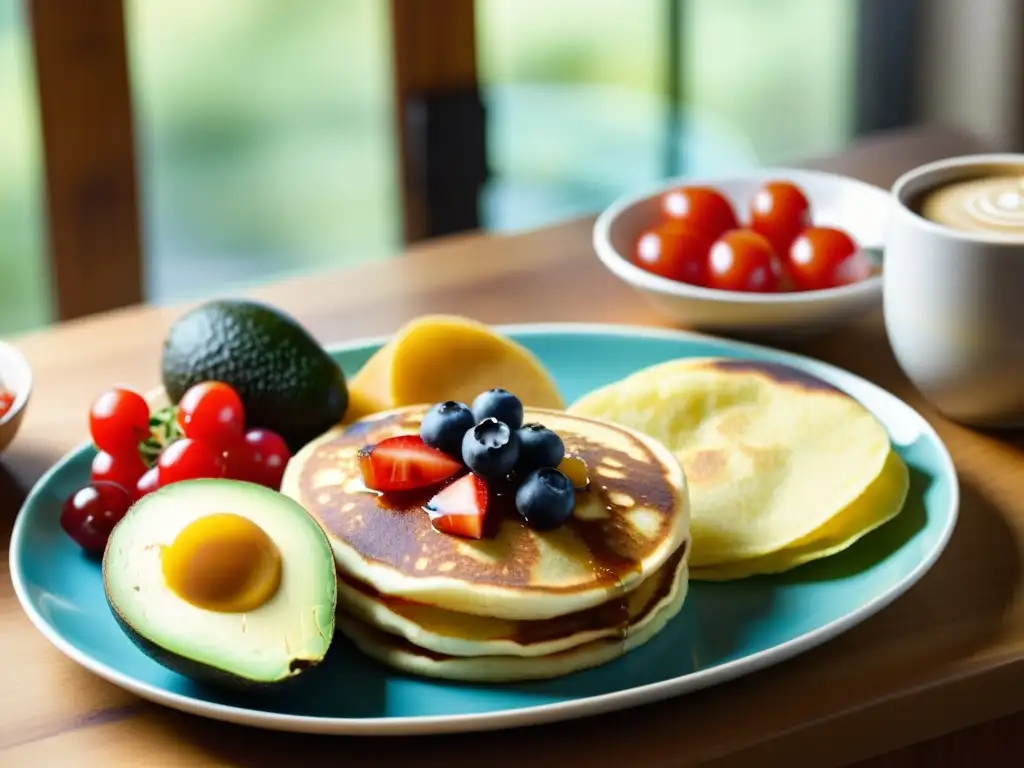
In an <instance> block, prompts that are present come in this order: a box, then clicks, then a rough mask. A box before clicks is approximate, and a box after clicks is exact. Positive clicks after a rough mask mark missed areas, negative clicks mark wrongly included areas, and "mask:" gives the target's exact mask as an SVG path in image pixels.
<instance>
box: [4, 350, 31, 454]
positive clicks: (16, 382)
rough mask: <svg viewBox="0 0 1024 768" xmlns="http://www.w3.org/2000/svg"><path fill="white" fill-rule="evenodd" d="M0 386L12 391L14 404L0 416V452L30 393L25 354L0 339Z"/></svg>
mask: <svg viewBox="0 0 1024 768" xmlns="http://www.w3.org/2000/svg"><path fill="white" fill-rule="evenodd" d="M0 387H2V388H4V389H7V390H10V391H11V392H13V393H14V405H12V406H11V408H10V410H9V411H7V413H5V414H4V415H3V416H0V453H3V451H4V449H5V448H7V446H8V444H10V442H11V440H13V439H14V436H15V434H17V432H18V427H20V426H21V419H22V417H23V416H24V415H25V406H27V405H28V400H29V396H30V395H31V394H32V369H31V368H30V367H29V365H28V361H27V360H26V359H25V356H24V355H22V354H21V352H19V351H18V350H17V349H15V348H14V347H12V346H11V345H10V344H4V343H3V342H2V341H0Z"/></svg>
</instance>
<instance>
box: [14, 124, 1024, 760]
mask: <svg viewBox="0 0 1024 768" xmlns="http://www.w3.org/2000/svg"><path fill="white" fill-rule="evenodd" d="M976 149H978V145H977V144H976V143H974V142H972V141H971V140H970V139H969V138H967V137H964V136H960V135H957V134H953V133H946V132H936V131H915V132H911V133H910V134H895V135H892V136H886V137H882V138H879V139H875V140H872V141H871V142H869V143H867V144H864V145H861V146H858V147H856V148H854V149H852V150H851V151H850V152H848V153H846V154H845V155H844V156H843V157H842V158H839V159H835V160H830V161H822V162H818V163H815V165H817V166H819V167H827V168H831V169H836V170H842V171H845V172H848V173H850V174H851V175H856V176H860V177H862V178H865V179H867V180H869V181H873V182H876V183H879V184H883V185H888V184H890V183H891V182H892V180H893V179H894V178H895V176H896V175H897V174H899V173H900V172H902V171H904V170H906V169H908V168H910V167H913V166H914V165H917V164H919V163H921V162H924V161H927V160H931V159H935V158H938V157H942V156H946V155H950V154H959V153H962V152H966V151H973V150H976ZM590 225H591V222H590V221H589V220H585V221H579V222H573V223H569V224H566V225H564V226H559V227H555V228H552V229H546V230H541V231H537V232H532V233H526V234H522V235H518V236H511V237H488V236H479V235H469V236H460V237H454V238H449V239H446V240H443V241H437V242H434V243H430V244H426V245H424V246H422V247H419V248H416V249H414V250H413V251H411V252H410V253H409V254H408V255H407V256H406V257H404V258H400V259H394V260H391V261H388V262H383V263H375V264H369V265H366V266H363V267H360V268H358V269H353V270H350V271H347V272H341V273H336V274H319V275H315V276H310V277H308V278H300V279H296V280H292V281H290V282H288V283H282V284H278V285H273V286H267V287H265V288H261V289H259V290H254V291H250V292H249V294H250V295H254V296H257V297H259V298H262V299H265V300H269V301H271V302H273V303H275V304H278V305H279V306H281V307H283V308H284V309H286V310H287V311H289V312H291V313H293V314H294V315H295V316H297V317H298V318H299V319H300V320H301V321H302V322H304V323H306V324H307V325H308V327H309V328H310V329H311V330H312V331H313V332H314V333H315V334H316V335H317V336H318V338H320V339H321V340H322V341H323V342H333V341H339V340H343V339H348V338H353V337H358V336H363V335H366V334H378V333H386V332H390V331H393V330H394V329H395V328H396V327H397V326H398V325H399V324H400V323H402V322H403V321H405V320H408V319H409V318H412V317H414V316H415V315H417V314H420V313H423V312H438V311H441V312H458V313H463V314H467V315H470V316H473V317H477V318H479V319H482V320H485V321H488V322H522V321H545V320H548V321H553V320H580V321H602V322H614V323H640V324H653V325H663V324H664V320H663V319H662V318H660V317H659V316H657V315H655V314H653V312H652V310H650V309H649V308H648V307H647V306H646V305H645V304H644V303H642V302H641V300H640V299H638V298H637V296H635V295H634V294H633V293H632V292H631V291H630V290H629V289H627V288H626V287H624V286H623V285H621V284H620V283H619V282H617V280H616V279H615V278H614V277H612V276H611V275H609V274H608V273H607V272H605V271H604V270H603V269H602V268H601V267H600V265H599V264H598V262H597V260H596V258H595V257H594V255H593V253H592V251H591V248H590V245H589V242H590V240H589V234H590ZM597 296H600V297H601V299H600V301H597V300H595V297H597ZM181 310H182V307H168V308H154V307H150V308H130V309H124V310H119V311H116V312H113V313H109V314H106V315H103V316H97V317H94V318H92V319H84V320H79V321H74V322H70V323H66V324H63V325H60V326H58V327H55V328H53V329H50V330H47V331H45V332H41V333H36V334H33V335H29V336H25V337H22V338H20V339H17V340H16V343H17V345H18V346H19V347H20V348H21V349H22V350H23V351H24V352H25V353H26V355H27V356H28V358H29V360H30V362H31V364H32V366H33V368H34V371H35V375H36V391H35V394H34V396H33V399H32V402H31V403H30V406H29V409H30V410H29V412H28V413H27V415H26V419H25V423H24V425H23V428H22V432H21V434H20V435H19V436H18V438H17V439H16V440H15V442H14V443H13V444H12V446H11V448H10V449H9V450H8V452H7V453H6V454H5V455H4V456H3V457H2V460H0V511H2V513H3V515H2V517H3V519H2V521H0V533H2V535H3V536H4V538H5V540H6V539H7V538H9V534H10V527H11V522H12V520H13V518H14V516H15V514H16V511H17V509H18V507H19V505H20V503H21V499H22V498H23V495H24V493H25V491H26V489H27V488H28V487H29V486H30V485H31V484H32V483H33V482H35V480H36V479H37V478H38V477H39V476H40V474H41V473H42V472H43V471H44V470H45V469H46V468H47V467H49V466H50V465H51V464H52V463H53V462H54V461H55V460H56V459H57V458H58V457H59V456H60V455H61V454H62V453H64V452H65V451H67V450H68V449H70V448H71V447H72V446H74V445H75V444H76V443H77V442H79V441H80V440H82V439H83V438H84V437H85V434H86V427H85V414H86V411H87V408H88V406H89V404H90V402H91V400H92V398H93V397H94V396H95V395H96V393H97V392H99V391H100V390H101V389H102V388H103V387H105V386H108V385H110V384H111V383H113V382H125V383H128V384H130V385H134V386H137V387H140V388H148V387H150V386H152V385H153V384H155V383H157V380H158V360H159V351H160V347H159V343H160V340H161V338H162V336H163V334H164V332H165V330H166V328H167V326H168V324H169V323H170V322H171V321H172V320H173V319H174V318H175V317H176V316H177V315H178V314H179V313H180V311H181ZM791 348H792V349H794V350H796V351H799V352H802V353H805V354H808V355H811V356H813V357H817V358H820V359H822V360H827V361H829V362H831V363H835V364H837V365H840V366H842V367H843V368H846V369H848V370H850V371H853V372H854V373H857V374H860V375H861V376H864V377H866V378H868V379H871V380H872V381H875V382H877V383H879V384H880V385H882V386H883V387H885V388H886V389H888V390H889V391H891V392H893V393H894V394H895V395H897V396H898V397H901V398H903V399H905V400H906V401H907V402H909V403H910V404H911V405H912V406H914V407H915V408H917V409H919V410H920V411H921V412H922V413H923V414H924V415H925V417H926V418H927V419H928V420H929V421H930V422H931V423H932V424H934V425H935V427H936V429H937V430H938V431H939V434H940V435H941V436H942V438H943V439H944V440H945V441H946V443H947V445H948V446H949V448H950V451H951V452H952V454H953V457H954V460H955V462H956V464H957V468H958V470H959V472H960V479H961V491H962V495H963V501H962V507H961V516H960V522H959V524H958V527H957V530H956V532H955V534H954V536H953V539H952V541H951V542H950V545H949V548H948V550H947V552H946V554H945V555H944V556H943V557H942V558H941V559H940V560H939V562H938V563H937V564H936V566H935V567H934V569H933V570H932V571H931V572H930V573H929V574H928V575H927V576H926V577H925V578H924V579H923V580H922V581H921V582H920V583H919V584H918V585H917V586H915V587H914V588H913V589H911V590H910V592H908V593H907V594H906V595H905V596H904V597H902V598H901V599H900V600H898V601H896V603H894V604H893V605H892V606H890V607H889V608H887V609H886V610H884V611H882V612H881V613H880V614H879V615H877V616H875V617H873V618H872V619H870V620H868V621H866V622H865V623H864V624H862V625H860V626H859V627H857V628H856V629H854V630H852V631H850V632H848V633H846V634H844V635H843V636H841V637H839V638H838V639H836V640H834V641H832V642H829V643H827V644H826V645H825V646H823V647H820V648H818V649H816V650H814V651H811V652H809V653H807V654H805V655H803V656H800V657H798V658H796V659H794V660H792V661H790V662H786V663H784V664H782V665H779V666H777V667H775V668H772V669H770V670H766V671H764V672H761V673H758V674H756V675H752V676H749V677H746V678H743V679H740V680H737V681H735V682H732V683H728V684H725V685H722V686H719V687H716V688H714V689H711V690H707V691H704V692H701V693H697V694H694V695H690V696H686V697H682V698H679V699H676V700H672V701H667V702H663V703H660V704H655V705H650V706H647V707H643V708H640V709H636V710H631V711H627V712H621V713H616V714H613V715H607V716H602V717H598V718H592V719H588V720H582V721H577V722H569V723H561V724H555V725H550V726H541V727H535V728H530V729H527V730H520V731H510V732H498V733H485V734H471V735H464V736H443V737H442V736H435V737H417V738H405V739H399V738H395V739H356V738H327V737H323V738H321V737H310V736H298V735H289V734H279V733H270V732H261V731H257V730H253V729H246V728H242V727H237V726H229V725H226V724H222V723H217V722H211V721H205V720H202V719H199V718H195V717H191V716H187V715H182V714H178V713H175V712H172V711H169V710H165V709H162V708H159V707H156V706H153V705H150V704H147V703H145V702H142V701H140V700H139V699H137V698H135V697H134V696H132V695H130V694H127V693H125V692H122V691H121V690H119V689H117V688H115V687H113V686H112V685H109V684H107V683H105V682H103V681H102V680H100V679H99V678H96V677H94V676H93V675H91V674H89V673H88V672H86V671H84V670H82V669H80V668H79V667H77V666H76V665H75V664H73V663H72V662H71V661H69V660H67V659H66V658H65V657H63V656H62V655H61V654H60V653H59V652H58V651H56V650H55V649H54V648H52V647H51V646H50V645H49V644H48V643H47V642H46V641H45V640H44V639H43V638H42V637H41V636H40V635H39V634H38V633H37V632H36V631H35V629H34V628H33V627H32V626H31V625H30V623H29V621H28V619H27V618H26V617H25V615H24V614H23V613H22V611H21V608H20V607H19V605H18V603H17V601H16V599H15V597H14V595H13V590H12V587H11V583H10V579H9V576H8V575H7V568H6V567H4V568H3V576H2V577H0V637H2V638H3V641H2V642H3V648H4V650H5V657H6V658H5V661H6V663H5V664H3V665H2V666H0V714H2V716H0V765H4V766H7V765H10V766H43V765H72V764H73V765H75V766H76V768H85V766H112V765H179V764H180V765H197V766H205V765H286V764H289V763H290V762H291V761H297V762H301V764H303V765H335V764H338V765H345V766H350V767H355V766H388V765H404V766H410V767H412V766H428V765H444V766H447V767H448V768H461V767H463V766H476V765H508V766H517V767H520V766H524V765H527V766H530V768H546V767H547V766H552V767H554V766H558V767H559V768H562V767H563V766H566V765H586V766H587V767H588V768H599V767H601V766H615V768H621V767H622V766H624V765H631V766H632V765H635V766H644V767H645V768H659V767H660V766H678V765H692V764H698V763H699V764H707V765H714V766H734V765H735V766H747V765H757V766H771V765H779V764H785V765H789V766H828V765H838V764H843V763H849V762H853V761H856V760H862V759H865V758H869V757H872V756H875V755H879V754H881V753H883V752H888V751H891V750H896V749H899V748H902V747H905V746H906V745H908V744H912V743H915V742H919V741H923V740H926V739H931V738H933V737H936V736H938V735H940V734H946V733H949V732H952V731H955V730H957V729H963V728H967V727H969V726H973V725H976V724H978V723H984V722H986V721H992V720H996V718H1000V717H1004V716H1007V715H1010V714H1011V713H1014V712H1016V711H1017V710H1018V709H1021V708H1022V704H1024V694H1022V691H1024V666H1022V665H1021V664H1020V658H1021V655H1022V653H1024V599H1022V597H1021V595H1020V584H1021V557H1022V554H1021V546H1022V539H1024V461H1022V459H1024V436H1022V435H1020V434H1012V433H1004V434H1001V435H996V434H986V433H981V432H978V431H974V430H969V429H966V428H963V427H960V426H957V425H954V424H952V423H950V422H948V421H946V420H944V419H943V418H941V417H940V416H938V415H937V414H936V413H935V412H934V411H933V410H932V409H931V408H930V407H929V406H927V405H926V404H925V403H924V402H923V401H922V400H921V398H920V397H919V396H918V395H917V394H916V393H915V391H914V390H913V389H912V388H911V386H910V385H909V384H908V382H907V380H906V379H905V378H904V376H903V375H902V374H901V373H900V371H899V370H898V368H897V366H896V364H895V362H894V360H893V357H892V355H891V353H890V350H889V347H888V345H887V343H886V340H885V335H884V331H883V328H882V324H881V320H880V317H878V316H875V317H869V318H865V319H864V320H863V321H861V322H858V323H856V324H854V325H852V326H850V327H847V328H845V329H843V330H841V331H838V332H836V333H834V334H832V335H830V336H828V337H825V338H821V339H819V340H817V341H814V342H811V343H806V344H800V345H795V346H793V347H791ZM3 553H4V554H3V557H4V558H5V559H6V557H7V547H6V546H5V547H3ZM1001 722H1002V724H1001V725H999V726H998V727H997V726H993V725H988V726H984V727H983V728H982V729H981V730H980V731H974V732H967V733H966V734H965V735H959V736H955V737H952V738H953V739H954V740H953V741H945V742H941V743H937V744H936V743H933V744H932V745H931V746H925V747H924V749H930V750H932V752H931V753H929V754H931V755H932V758H934V759H927V760H926V762H925V763H923V764H927V765H943V764H947V765H953V764H961V763H949V762H945V761H943V760H940V759H939V758H940V757H947V758H948V757H949V756H950V755H955V754H960V755H961V757H962V756H963V755H967V756H968V757H969V758H972V759H975V758H980V759H979V760H978V762H976V763H973V762H972V763H971V764H978V765H992V764H997V763H995V762H994V761H990V760H987V759H984V757H983V756H984V755H989V756H991V755H992V754H993V753H992V752H990V751H987V750H988V749H990V748H991V745H992V744H993V743H996V744H998V745H999V748H1000V749H1007V750H1008V749H1011V748H1012V747H1013V746H1015V744H1016V742H1017V741H1019V740H1020V737H1019V736H1014V735H1013V734H1014V732H1016V733H1020V729H1019V728H1014V727H1010V726H1008V725H1005V723H1007V722H1010V721H1001ZM1018 725H1019V723H1018ZM972 734H973V735H972ZM977 734H983V735H984V739H983V740H982V741H979V740H978V739H977V738H975V737H976V736H977ZM1007 734H1009V735H1007ZM965 739H967V740H968V741H965ZM970 739H973V741H970ZM950 744H959V745H961V746H959V747H957V749H959V750H960V751H959V752H957V751H956V749H954V748H953V747H950V746H948V745H950ZM964 744H967V745H968V746H966V747H965V746H963V745H964ZM943 745H947V746H943ZM920 749H921V748H918V750H917V751H907V752H896V753H894V754H893V755H891V756H889V757H887V758H884V762H883V763H879V764H880V765H881V764H884V765H916V764H919V761H920V760H921V759H922V758H921V755H922V754H925V753H922V752H920V751H919V750H920ZM1004 757H1006V758H1007V759H1009V760H1010V762H1011V763H1012V762H1013V759H1012V758H1011V757H1009V755H1004ZM894 761H895V762H894Z"/></svg>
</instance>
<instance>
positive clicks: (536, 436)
mask: <svg viewBox="0 0 1024 768" xmlns="http://www.w3.org/2000/svg"><path fill="white" fill-rule="evenodd" d="M517 431H518V433H519V463H518V464H517V465H516V469H518V470H519V471H521V472H529V471H530V470H532V469H540V468H541V467H557V466H558V465H559V464H561V463H562V459H564V458H565V443H563V442H562V438H560V437H559V436H558V435H556V434H555V433H554V432H552V431H551V430H550V429H548V428H547V427H545V426H544V425H543V424H527V425H526V426H524V427H520V428H519V430H517Z"/></svg>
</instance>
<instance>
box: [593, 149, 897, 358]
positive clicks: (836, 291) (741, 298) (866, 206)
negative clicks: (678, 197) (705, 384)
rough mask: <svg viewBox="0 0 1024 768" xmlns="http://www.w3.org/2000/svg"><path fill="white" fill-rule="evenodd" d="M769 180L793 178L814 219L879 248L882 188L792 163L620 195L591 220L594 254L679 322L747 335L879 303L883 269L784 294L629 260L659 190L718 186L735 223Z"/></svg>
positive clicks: (809, 328) (783, 331)
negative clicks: (682, 277)
mask: <svg viewBox="0 0 1024 768" xmlns="http://www.w3.org/2000/svg"><path fill="white" fill-rule="evenodd" d="M769 180H785V181H790V182H793V183H794V184H796V185H797V186H799V187H800V189H801V190H803V192H804V194H805V195H806V196H807V199H808V201H809V202H810V205H811V217H812V222H813V224H814V225H815V226H835V227H839V228H841V229H844V230H845V231H846V232H848V233H849V234H850V236H851V237H853V238H854V240H855V241H856V242H857V244H858V245H860V247H861V248H862V249H865V250H867V251H869V255H872V258H873V260H874V259H877V257H878V254H880V253H881V246H882V240H883V236H884V234H885V225H886V219H887V217H888V213H889V207H890V199H891V198H890V195H889V192H888V191H887V190H884V189H882V188H880V187H876V186H873V185H871V184H867V183H865V182H862V181H858V180H857V179H852V178H849V177H847V176H840V175H837V174H832V173H824V172H822V171H810V170H801V169H796V168H763V169H758V170H755V171H751V172H748V173H744V174H743V175H742V176H731V177H722V178H676V179H669V180H667V181H664V182H661V183H659V184H658V186H657V187H654V188H649V189H647V190H645V191H643V192H641V193H639V194H634V195H628V196H625V197H622V198H619V199H618V200H617V201H615V202H614V203H613V204H612V205H610V206H609V207H608V208H606V209H605V210H604V211H603V212H602V213H601V215H600V216H598V217H597V221H596V223H595V224H594V232H593V241H594V249H595V250H596V251H597V257H598V258H599V259H600V260H601V262H602V263H603V264H604V265H605V267H607V268H608V269H609V270H610V271H611V272H612V273H613V274H615V275H616V276H617V277H618V278H619V279H621V280H623V281H625V282H626V283H628V284H629V285H631V286H632V287H633V288H635V289H636V290H637V291H639V292H640V294H641V295H643V296H644V297H645V298H646V299H647V300H648V301H649V302H650V303H651V304H652V305H653V306H654V307H656V308H657V309H658V310H659V311H661V312H662V313H663V314H665V315H666V316H667V317H669V318H671V319H673V320H674V321H676V322H677V323H680V324H682V325H685V326H688V327H691V328H696V329H700V330H705V331H712V332H724V333H731V334H736V335H742V336H749V337H777V338H786V337H792V336H804V335H808V336H809V335H816V334H819V333H823V332H825V331H827V330H831V329H832V328H835V327H836V326H838V325H841V324H843V323H845V322H848V321H850V320H852V319H853V318H855V317H857V316H859V315H863V314H865V313H866V312H869V311H871V310H873V309H878V308H880V307H881V306H882V276H881V274H880V273H876V274H873V275H871V276H870V277H868V278H866V279H864V280H862V281H860V282H857V283H854V284H852V285H846V286H841V287H839V288H829V289H827V290H822V291H792V292H786V293H744V292H740V291H720V290H715V289H712V288H701V287H699V286H696V285H689V284H687V283H682V282H677V281H675V280H670V279H668V278H665V277H661V276H659V275H655V274H652V273H650V272H648V271H646V270H644V269H641V268H640V267H638V266H636V265H635V264H633V262H632V260H631V256H632V252H633V247H634V244H635V243H636V240H637V238H638V237H639V236H640V234H641V232H643V231H644V230H645V229H647V228H648V227H651V226H653V225H654V224H656V223H657V221H659V219H660V216H661V213H660V208H659V202H660V195H661V194H662V193H664V192H666V191H668V190H670V189H673V188H675V187H679V186H685V185H693V184H702V185H707V186H712V187H714V188H715V189H718V190H719V191H720V192H722V193H723V194H724V195H725V196H726V197H727V198H729V200H730V202H731V203H732V204H733V208H734V209H735V210H736V215H737V217H738V218H739V220H740V226H745V225H746V224H747V222H748V220H749V210H750V201H751V199H752V198H753V196H754V194H755V193H756V192H757V190H758V189H759V188H760V186H761V185H762V184H763V183H764V182H766V181H769Z"/></svg>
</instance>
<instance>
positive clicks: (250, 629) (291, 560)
mask: <svg viewBox="0 0 1024 768" xmlns="http://www.w3.org/2000/svg"><path fill="white" fill-rule="evenodd" d="M219 512H232V513H234V514H239V515H242V516H244V517H247V518H249V519H250V520H252V521H253V522H254V523H256V524H257V525H258V526H260V527H261V528H262V529H263V530H264V531H266V533H267V534H268V535H269V536H270V538H271V540H272V541H273V542H274V543H275V544H276V545H277V547H278V550H279V551H280V554H281V562H282V573H281V585H280V588H279V589H278V591H277V593H276V594H275V595H274V596H273V597H272V598H271V599H270V600H269V601H268V602H266V603H264V604H263V605H262V606H260V607H258V608H256V609H254V610H252V611H249V612H247V613H221V612H216V611H208V610H204V609H202V608H198V607H196V606H194V605H192V604H191V603H188V602H187V601H185V600H183V599H182V598H180V597H179V596H177V595H176V594H175V593H174V592H172V591H171V590H170V588H169V587H168V586H167V584H166V582H165V581H164V577H163V570H162V565H161V551H162V548H163V547H165V546H168V545H170V544H171V543H172V542H173V541H174V539H175V537H176V536H177V534H178V533H179V532H180V531H181V529H182V528H183V527H184V526H186V525H188V524H189V523H190V522H192V521H193V520H195V519H197V518H199V517H204V516H206V515H209V514H215V513H219ZM103 581H104V588H105V590H106V594H107V600H108V602H109V603H110V606H111V609H112V610H113V611H114V613H115V615H116V617H117V619H118V622H119V623H120V624H121V625H122V627H123V628H125V630H126V631H127V632H128V633H129V635H130V636H132V639H133V640H135V641H136V642H137V644H138V645H139V646H140V647H142V648H143V649H144V650H147V652H150V651H152V652H150V655H151V656H153V658H154V659H156V660H157V661H159V662H161V663H164V664H165V665H166V666H169V667H171V668H174V669H176V670H178V671H183V672H185V673H186V674H188V671H187V670H189V669H191V668H193V666H194V667H195V668H201V667H205V668H208V669H209V670H213V671H218V672H220V673H222V674H223V675H224V676H227V677H229V678H239V679H242V680H246V681H254V682H276V681H279V680H284V679H287V678H289V677H292V676H294V675H297V674H299V673H300V672H302V671H303V670H304V669H306V668H308V667H310V666H314V665H315V664H317V663H318V662H319V661H321V660H322V659H323V657H324V655H325V654H326V653H327V650H328V648H329V647H330V644H331V639H332V637H333V635H334V610H335V604H336V600H337V581H336V577H335V571H334V558H333V555H332V553H331V547H330V544H329V543H328V541H327V537H326V536H325V535H324V533H323V531H322V530H321V529H320V526H319V525H318V524H317V522H316V521H315V520H313V518H311V517H310V516H309V515H308V514H307V513H306V511H305V510H304V509H303V508H302V507H301V506H299V505H298V504H297V503H295V502H293V501H292V500H291V499H288V498H286V497H284V496H282V495H281V494H279V493H277V492H275V491H272V490H270V489H267V488H263V487H261V486H258V485H254V484H251V483H243V482H237V481H233V480H189V481H185V482H181V483H175V484H174V485H170V486H167V487H166V488H161V489H160V490H158V491H156V492H154V493H151V494H150V495H148V496H146V497H145V498H143V499H142V500H141V501H140V502H138V503H137V504H136V505H135V506H134V507H132V509H131V510H129V512H128V514H127V515H125V517H124V519H123V520H122V521H121V522H120V523H119V524H118V525H117V526H116V528H115V529H114V531H113V533H112V534H111V537H110V541H109V542H108V544H107V548H106V552H105V554H104V558H103Z"/></svg>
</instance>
